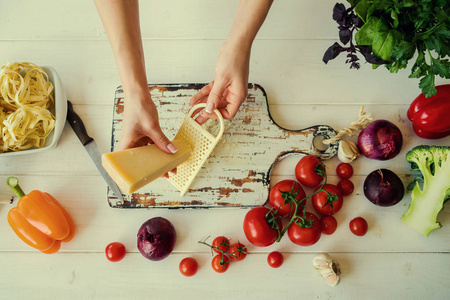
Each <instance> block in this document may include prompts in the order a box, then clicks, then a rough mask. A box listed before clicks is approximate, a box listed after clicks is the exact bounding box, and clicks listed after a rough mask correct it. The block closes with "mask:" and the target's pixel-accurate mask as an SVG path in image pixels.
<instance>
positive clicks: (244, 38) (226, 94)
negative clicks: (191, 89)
mask: <svg viewBox="0 0 450 300" xmlns="http://www.w3.org/2000/svg"><path fill="white" fill-rule="evenodd" d="M272 2H273V0H241V1H240V2H239V5H238V9H237V11H236V15H235V17H234V21H233V25H232V26H231V30H230V34H229V35H228V38H227V40H226V42H225V44H224V45H223V46H222V48H221V50H220V53H219V57H218V59H217V63H216V70H215V74H214V81H213V82H211V83H210V84H208V85H207V86H205V87H203V88H202V89H201V90H200V91H199V92H198V93H197V94H196V95H194V97H192V99H191V100H190V104H191V105H193V104H196V103H201V102H206V103H207V104H206V108H205V111H204V112H203V113H202V115H201V116H199V117H198V118H197V119H196V121H197V122H198V123H200V124H203V123H204V122H205V121H206V120H207V119H208V118H216V115H215V114H214V113H212V112H213V110H214V109H216V108H217V109H219V111H220V112H221V113H222V116H223V117H224V118H225V119H232V118H234V116H235V115H236V113H237V111H238V110H239V107H240V106H241V104H242V102H243V101H244V100H245V98H247V93H248V74H249V63H250V50H251V48H252V44H253V40H254V39H255V37H256V34H257V33H258V30H259V29H260V27H261V25H262V24H263V23H264V20H265V18H266V16H267V13H268V12H269V9H270V6H271V5H272Z"/></svg>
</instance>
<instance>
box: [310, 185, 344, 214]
mask: <svg viewBox="0 0 450 300" xmlns="http://www.w3.org/2000/svg"><path fill="white" fill-rule="evenodd" d="M319 188H320V187H318V188H317V189H316V191H318V190H319ZM322 189H323V191H320V192H318V193H317V194H314V195H313V196H312V204H313V206H314V209H315V210H316V211H317V212H318V213H319V214H321V215H334V214H335V213H337V212H338V211H339V210H340V209H341V208H342V204H344V198H343V196H342V193H341V190H340V189H339V188H338V187H337V186H335V185H334V184H329V183H327V184H325V186H324V187H323V188H322Z"/></svg>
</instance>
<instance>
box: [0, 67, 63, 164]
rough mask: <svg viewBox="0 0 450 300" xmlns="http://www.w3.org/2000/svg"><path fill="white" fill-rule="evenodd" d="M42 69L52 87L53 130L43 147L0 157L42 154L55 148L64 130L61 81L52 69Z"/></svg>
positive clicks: (13, 152) (8, 153)
mask: <svg viewBox="0 0 450 300" xmlns="http://www.w3.org/2000/svg"><path fill="white" fill-rule="evenodd" d="M42 69H43V70H44V71H45V72H46V73H47V75H48V78H49V80H50V82H51V83H52V84H53V87H54V97H55V107H54V108H52V109H50V110H51V112H52V113H53V115H54V116H55V128H53V130H52V132H50V134H49V135H48V136H47V138H46V139H45V145H44V147H42V148H30V149H26V150H21V151H11V152H4V153H0V157H5V156H12V155H21V154H33V153H38V152H42V151H45V150H48V149H52V148H55V147H56V144H57V142H58V139H59V137H60V136H61V133H62V131H63V129H64V124H65V123H66V116H67V96H66V92H65V90H64V87H63V85H62V82H61V79H60V78H59V75H58V73H56V70H55V69H53V68H52V67H47V66H45V67H42Z"/></svg>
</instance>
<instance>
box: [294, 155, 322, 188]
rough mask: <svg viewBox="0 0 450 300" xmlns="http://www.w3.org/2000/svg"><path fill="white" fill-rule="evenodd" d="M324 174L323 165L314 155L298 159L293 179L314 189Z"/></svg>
mask: <svg viewBox="0 0 450 300" xmlns="http://www.w3.org/2000/svg"><path fill="white" fill-rule="evenodd" d="M321 172H322V173H325V166H324V164H323V163H322V162H321V161H320V160H319V159H318V158H317V157H315V156H314V155H306V156H304V157H302V159H300V161H299V162H298V163H297V165H296V166H295V178H297V181H298V182H300V183H301V184H303V185H304V186H307V187H316V186H318V185H319V184H320V183H321V182H322V180H323V177H324V176H323V175H320V174H318V173H321Z"/></svg>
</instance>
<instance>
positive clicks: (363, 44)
mask: <svg viewBox="0 0 450 300" xmlns="http://www.w3.org/2000/svg"><path fill="white" fill-rule="evenodd" d="M348 2H349V3H350V5H351V6H350V8H345V6H344V5H343V4H342V3H337V4H336V5H335V7H334V8H333V19H334V20H335V21H336V22H337V23H338V24H339V27H338V28H339V38H340V40H341V42H342V43H343V44H344V45H346V44H347V43H349V46H347V47H345V46H341V45H340V44H339V43H334V44H333V45H332V46H331V47H330V48H328V50H327V51H326V52H325V55H324V58H323V61H324V62H325V63H327V62H328V61H329V60H332V59H334V58H336V57H337V56H338V55H339V54H340V53H341V52H348V55H347V57H349V59H347V60H346V62H347V63H350V64H351V65H350V68H356V69H358V68H359V66H360V65H359V62H358V60H359V58H358V57H357V52H360V53H361V54H362V55H363V56H364V58H365V59H366V61H367V62H369V63H371V64H373V65H374V66H373V67H374V68H376V67H378V65H385V66H386V68H387V69H388V70H389V71H390V72H391V73H397V72H398V71H399V70H401V69H405V68H407V67H408V62H409V61H411V60H413V59H414V57H415V55H416V59H415V62H414V63H413V65H412V66H411V75H410V76H409V77H410V78H418V79H420V82H419V87H420V89H421V90H422V92H423V93H424V94H425V96H426V97H431V96H433V95H435V94H436V92H437V91H436V88H435V76H440V77H442V78H450V61H449V59H448V57H449V56H450V5H449V4H448V0H403V1H402V0H348ZM353 33H355V36H354V37H355V43H356V44H354V43H353Z"/></svg>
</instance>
